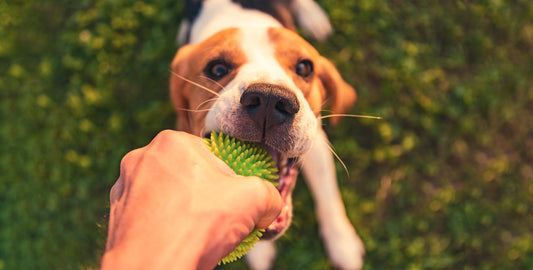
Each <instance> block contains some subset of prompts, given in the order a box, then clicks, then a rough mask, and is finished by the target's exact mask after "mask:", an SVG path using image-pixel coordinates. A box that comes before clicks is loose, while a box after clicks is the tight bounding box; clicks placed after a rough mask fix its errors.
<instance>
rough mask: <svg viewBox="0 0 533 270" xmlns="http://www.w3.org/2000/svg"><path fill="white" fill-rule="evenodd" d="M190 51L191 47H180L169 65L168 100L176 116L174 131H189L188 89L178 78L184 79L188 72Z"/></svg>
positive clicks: (184, 82) (183, 81)
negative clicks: (172, 105)
mask: <svg viewBox="0 0 533 270" xmlns="http://www.w3.org/2000/svg"><path fill="white" fill-rule="evenodd" d="M191 50H192V45H185V46H183V47H181V48H180V49H179V50H178V52H177V53H176V56H174V60H172V64H171V72H170V98H171V99H172V103H173V104H174V109H175V110H176V113H177V114H178V119H177V120H176V129H177V130H181V131H189V132H190V131H191V122H190V118H189V112H188V111H187V110H188V109H189V100H188V98H187V97H189V93H188V92H190V88H189V87H187V86H186V81H185V80H183V79H182V78H180V76H183V77H186V76H187V74H188V70H189V68H190V67H189V61H188V56H189V55H190V52H191Z"/></svg>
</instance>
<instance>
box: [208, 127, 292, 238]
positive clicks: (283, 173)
mask: <svg viewBox="0 0 533 270" xmlns="http://www.w3.org/2000/svg"><path fill="white" fill-rule="evenodd" d="M209 136H210V133H206V135H205V136H204V137H205V138H209ZM253 143H256V144H258V145H259V146H261V147H262V148H264V149H265V150H266V151H267V152H268V153H269V154H270V155H271V156H272V159H273V160H274V161H275V163H276V167H277V169H278V179H274V180H271V181H273V182H276V183H277V184H278V185H277V186H276V188H277V189H278V191H279V194H280V195H281V199H282V201H283V208H282V210H281V213H280V214H279V216H278V217H277V218H276V219H275V220H274V221H273V222H272V223H271V224H270V225H269V226H268V227H267V228H266V230H265V232H264V233H263V237H261V239H265V240H269V239H276V238H278V237H279V236H281V235H282V234H283V233H284V232H285V231H286V230H287V228H288V227H289V225H290V223H291V221H292V191H293V189H294V186H295V185H296V178H297V176H298V168H297V167H298V166H297V163H298V158H296V157H288V156H287V155H286V154H284V153H283V152H280V151H279V150H277V149H275V148H274V147H272V146H269V145H267V144H266V143H265V142H253Z"/></svg>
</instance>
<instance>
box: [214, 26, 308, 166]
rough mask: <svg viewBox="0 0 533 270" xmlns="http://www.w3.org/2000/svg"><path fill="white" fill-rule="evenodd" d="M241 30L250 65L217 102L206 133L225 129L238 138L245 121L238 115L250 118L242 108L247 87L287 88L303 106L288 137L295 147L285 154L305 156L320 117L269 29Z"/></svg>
mask: <svg viewBox="0 0 533 270" xmlns="http://www.w3.org/2000/svg"><path fill="white" fill-rule="evenodd" d="M239 31H240V33H241V43H240V44H241V46H242V48H243V50H244V52H245V54H246V58H247V62H246V64H244V65H243V66H241V67H240V68H239V73H238V74H237V76H235V78H234V79H233V80H232V81H231V82H230V83H229V84H228V85H226V87H225V88H224V90H222V91H221V92H220V96H219V97H218V99H217V101H216V102H215V103H214V104H213V106H212V107H211V110H210V111H209V112H208V113H207V116H206V120H205V130H206V131H210V130H215V131H220V130H222V131H224V132H225V133H227V134H229V135H235V133H237V129H240V128H242V127H241V126H239V125H238V124H239V123H236V121H238V120H242V119H240V118H238V117H236V116H240V115H244V116H245V115H246V112H244V111H243V110H244V109H243V108H242V106H241V105H240V97H241V94H242V93H243V92H244V90H245V89H246V87H248V85H250V84H252V83H256V82H269V83H272V84H275V85H280V86H284V87H286V88H288V89H289V90H291V91H292V92H293V93H294V94H295V95H296V97H297V99H298V102H299V104H300V110H299V111H298V113H296V115H295V120H294V125H293V126H292V128H291V130H290V132H289V133H288V134H287V135H288V136H290V137H292V141H293V143H294V146H293V148H292V149H291V150H290V151H287V152H285V154H286V155H287V156H289V157H296V156H301V155H302V154H303V153H305V151H307V150H308V149H309V146H310V145H311V142H312V141H313V139H314V137H315V132H314V131H315V130H316V125H317V120H316V117H315V115H314V114H313V111H312V110H311V108H310V107H309V104H308V103H307V101H306V99H305V97H304V95H303V94H302V92H301V91H300V90H299V89H298V88H297V87H296V85H295V84H294V82H293V81H292V80H291V78H290V77H289V76H288V75H287V73H285V71H284V70H283V68H281V66H280V65H279V63H278V62H277V61H276V58H275V57H274V48H273V46H272V44H271V42H270V41H269V38H268V33H267V29H265V28H257V27H247V28H241V29H239ZM240 124H241V125H242V123H240Z"/></svg>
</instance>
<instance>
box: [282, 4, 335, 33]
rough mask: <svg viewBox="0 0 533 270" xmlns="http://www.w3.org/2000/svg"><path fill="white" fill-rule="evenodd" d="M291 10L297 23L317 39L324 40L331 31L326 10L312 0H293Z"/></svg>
mask: <svg viewBox="0 0 533 270" xmlns="http://www.w3.org/2000/svg"><path fill="white" fill-rule="evenodd" d="M292 10H293V13H294V14H295V16H296V20H297V21H298V25H299V26H300V27H301V28H302V29H303V30H304V32H306V33H307V34H309V35H311V36H312V37H313V38H314V39H316V40H318V41H324V40H325V39H326V38H327V37H328V36H329V35H331V33H332V32H333V30H332V27H331V23H330V22H329V18H328V15H327V14H326V12H325V11H324V10H323V9H322V8H321V7H320V6H319V5H318V4H317V3H315V2H314V1H313V0H295V1H293V3H292Z"/></svg>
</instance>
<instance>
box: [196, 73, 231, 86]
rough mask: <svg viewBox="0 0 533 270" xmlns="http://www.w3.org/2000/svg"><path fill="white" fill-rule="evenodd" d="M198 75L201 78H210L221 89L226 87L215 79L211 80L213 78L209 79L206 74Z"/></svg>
mask: <svg viewBox="0 0 533 270" xmlns="http://www.w3.org/2000/svg"><path fill="white" fill-rule="evenodd" d="M198 77H200V78H203V79H208V80H210V81H211V82H212V83H214V84H216V85H217V86H219V87H220V89H222V90H223V89H225V88H226V87H224V85H222V84H220V83H219V82H217V81H215V80H213V79H211V78H209V77H207V76H204V75H199V76H198Z"/></svg>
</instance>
